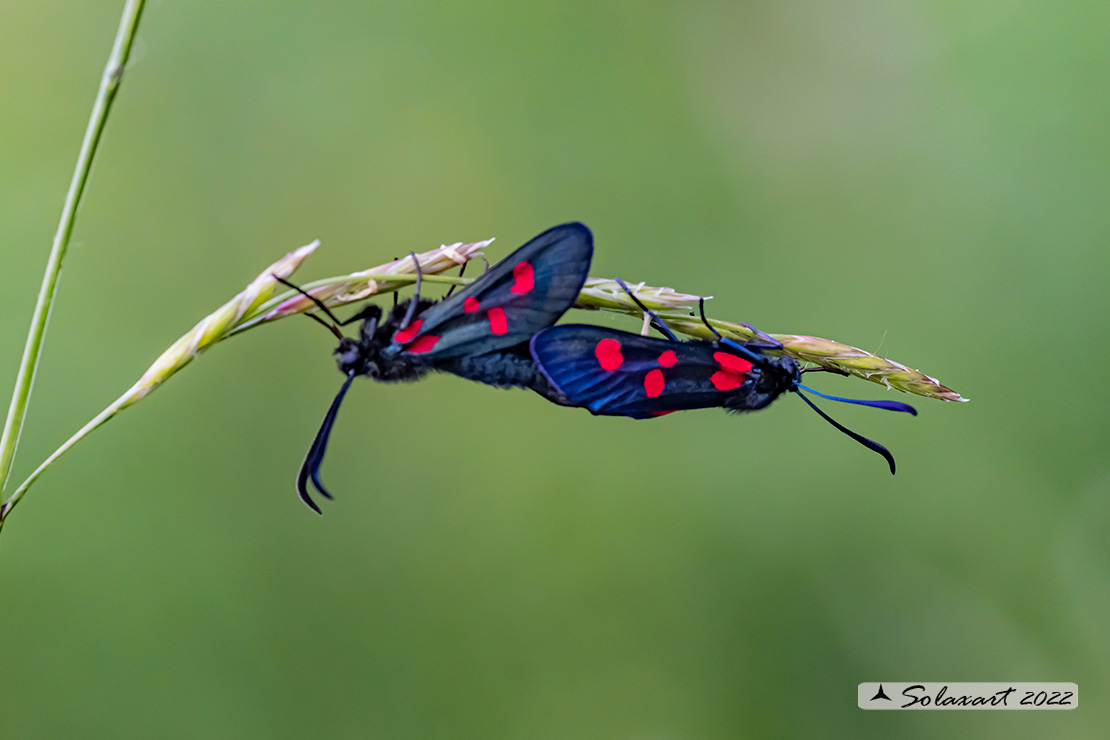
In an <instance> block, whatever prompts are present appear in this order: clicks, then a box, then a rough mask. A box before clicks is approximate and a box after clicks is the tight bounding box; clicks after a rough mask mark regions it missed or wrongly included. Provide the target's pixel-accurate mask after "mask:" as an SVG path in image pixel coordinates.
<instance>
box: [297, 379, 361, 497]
mask: <svg viewBox="0 0 1110 740" xmlns="http://www.w3.org/2000/svg"><path fill="white" fill-rule="evenodd" d="M354 379H355V374H354V373H353V372H352V373H348V375H347V379H346V380H345V381H343V387H342V388H340V389H339V393H338V394H337V395H336V397H335V400H334V401H332V402H331V408H329V409H328V413H327V415H326V416H325V417H324V423H323V424H321V425H320V431H318V432H316V439H314V440H312V446H311V447H309V448H308V454H307V455H305V458H304V462H303V463H301V469H300V471H299V472H298V473H297V494H298V495H299V496H300V497H301V501H304V502H305V503H306V504H308V507H309V508H310V509H312V510H313V511H315V512H316V513H317V514H323V513H324V512H322V511H320V507H319V506H317V505H316V502H315V501H313V500H312V497H311V496H309V495H308V481H309V479H311V480H312V485H313V486H315V487H316V490H317V491H319V492H320V493H321V494H323V496H324V498H327V499H330V498H331V497H332V496H331V494H330V493H328V491H327V489H326V488H324V484H323V483H321V482H320V464H321V463H323V462H324V453H325V452H326V451H327V449H328V436H329V435H331V428H332V427H333V426H334V425H335V417H336V416H337V415H338V414H339V404H341V403H343V396H345V395H347V389H348V388H350V387H351V381H353V380H354Z"/></svg>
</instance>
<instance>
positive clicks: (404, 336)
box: [393, 319, 424, 344]
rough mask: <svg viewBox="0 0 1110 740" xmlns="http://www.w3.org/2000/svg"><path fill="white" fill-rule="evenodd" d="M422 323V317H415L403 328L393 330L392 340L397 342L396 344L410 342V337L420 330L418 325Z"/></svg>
mask: <svg viewBox="0 0 1110 740" xmlns="http://www.w3.org/2000/svg"><path fill="white" fill-rule="evenodd" d="M422 323H424V320H423V319H417V320H416V321H414V322H412V323H411V324H409V325H408V326H407V327H405V328H404V329H401V330H400V331H397V332H394V334H393V341H394V342H397V344H406V343H408V342H411V341H412V338H413V337H415V336H416V335H417V334H418V333H419V332H420V325H421V324H422Z"/></svg>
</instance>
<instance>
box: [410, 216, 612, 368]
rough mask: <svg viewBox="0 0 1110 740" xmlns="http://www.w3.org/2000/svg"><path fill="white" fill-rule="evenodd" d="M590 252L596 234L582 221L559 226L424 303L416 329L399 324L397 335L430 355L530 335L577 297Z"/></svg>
mask: <svg viewBox="0 0 1110 740" xmlns="http://www.w3.org/2000/svg"><path fill="white" fill-rule="evenodd" d="M592 256H593V235H592V234H591V233H590V230H589V229H588V228H587V227H586V226H585V225H584V224H580V223H567V224H562V225H561V226H555V227H553V228H551V229H548V230H547V231H545V232H543V233H542V234H540V235H539V236H537V237H535V238H534V239H532V240H530V241H529V242H527V243H526V244H524V246H522V247H520V248H519V249H517V250H516V251H515V252H513V253H512V254H510V255H509V256H508V257H506V258H505V259H503V260H501V261H500V262H498V263H497V264H495V265H494V266H493V267H491V268H490V269H489V270H488V271H487V272H486V273H485V274H484V275H482V276H481V277H479V278H478V279H477V280H475V281H474V282H473V283H471V284H470V285H468V286H467V287H466V288H464V289H463V290H460V291H459V292H457V293H455V294H454V295H452V296H451V297H450V298H448V299H447V300H445V301H441V302H440V303H437V304H435V305H434V306H432V307H431V308H429V309H427V310H426V311H423V312H422V313H421V314H420V316H419V317H418V318H419V322H420V323H419V326H418V327H417V328H416V331H411V329H410V330H406V331H404V332H397V334H395V335H394V338H393V341H394V343H395V344H398V345H401V346H402V347H403V349H404V350H405V351H407V352H411V353H418V354H422V355H423V356H424V357H426V358H428V359H429V360H432V361H436V360H446V359H451V358H455V357H460V356H463V355H479V354H485V353H486V352H492V351H496V350H501V349H505V348H508V347H512V346H514V345H517V344H521V343H523V342H527V341H528V340H529V339H530V338H531V337H532V335H533V334H535V333H536V332H538V331H540V330H541V329H543V328H544V327H547V326H550V325H551V324H553V323H555V322H556V321H557V320H558V319H559V317H560V316H562V315H563V314H564V313H565V312H566V310H567V309H568V308H570V307H571V305H572V304H573V303H574V301H575V300H576V299H577V298H578V294H579V292H580V291H581V290H582V285H583V284H584V283H585V282H586V277H587V276H588V275H589V271H590V259H591V258H592ZM413 326H416V322H413Z"/></svg>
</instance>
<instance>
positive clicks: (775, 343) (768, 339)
mask: <svg viewBox="0 0 1110 740" xmlns="http://www.w3.org/2000/svg"><path fill="white" fill-rule="evenodd" d="M740 326H742V327H744V328H745V329H747V330H748V331H750V332H751V333H752V334H755V337H756V339H758V340H760V341H761V342H763V344H755V343H754V342H747V345H748V346H749V347H752V348H754V349H759V350H766V349H769V350H781V349H782V342H780V341H779V340H777V339H775V338H774V337H772V336H771V335H770V334H768V333H766V332H762V331H760V330H759V329H756V328H755V327H754V326H752V325H751V324H749V323H748V322H747V321H745V322H744V323H743V324H741V325H740Z"/></svg>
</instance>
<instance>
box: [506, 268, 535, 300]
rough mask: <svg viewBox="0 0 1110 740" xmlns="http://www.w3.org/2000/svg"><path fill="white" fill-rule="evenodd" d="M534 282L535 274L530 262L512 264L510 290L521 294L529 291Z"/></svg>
mask: <svg viewBox="0 0 1110 740" xmlns="http://www.w3.org/2000/svg"><path fill="white" fill-rule="evenodd" d="M535 284H536V275H535V270H533V269H532V263H531V262H519V263H517V264H516V265H513V287H512V292H514V293H517V294H519V295H523V294H525V293H527V292H528V291H530V290H531V289H532V288H533V287H534V286H535Z"/></svg>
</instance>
